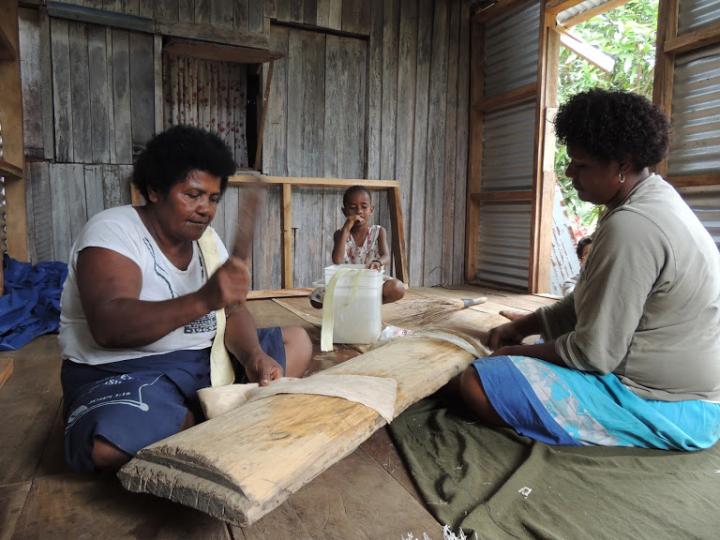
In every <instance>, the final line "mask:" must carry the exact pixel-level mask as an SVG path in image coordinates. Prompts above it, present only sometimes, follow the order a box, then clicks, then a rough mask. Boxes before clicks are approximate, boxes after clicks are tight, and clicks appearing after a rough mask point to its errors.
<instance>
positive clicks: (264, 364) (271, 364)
mask: <svg viewBox="0 0 720 540" xmlns="http://www.w3.org/2000/svg"><path fill="white" fill-rule="evenodd" d="M245 373H246V374H247V378H248V381H250V382H256V383H259V384H260V386H266V385H268V384H269V383H270V381H274V380H275V379H279V378H280V377H282V376H283V369H282V366H280V364H278V363H277V362H276V361H275V360H274V359H273V358H272V357H271V356H268V355H267V354H265V353H264V352H263V351H258V352H256V353H254V354H252V355H250V357H249V358H248V360H247V365H246V366H245Z"/></svg>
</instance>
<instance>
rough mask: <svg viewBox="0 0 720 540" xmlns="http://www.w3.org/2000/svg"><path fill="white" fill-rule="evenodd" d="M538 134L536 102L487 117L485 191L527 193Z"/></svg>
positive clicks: (484, 129)
mask: <svg viewBox="0 0 720 540" xmlns="http://www.w3.org/2000/svg"><path fill="white" fill-rule="evenodd" d="M534 132H535V102H534V101H531V102H528V103H522V104H520V105H516V106H514V107H509V108H507V109H502V110H500V111H497V112H492V113H488V114H486V115H485V118H484V121H483V161H482V189H483V191H513V190H527V189H530V188H531V187H532V184H533V154H534V144H535V140H534V137H533V133H534Z"/></svg>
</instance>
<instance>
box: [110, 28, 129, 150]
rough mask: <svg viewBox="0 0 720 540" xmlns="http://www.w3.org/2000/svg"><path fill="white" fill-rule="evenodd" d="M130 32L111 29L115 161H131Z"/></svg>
mask: <svg viewBox="0 0 720 540" xmlns="http://www.w3.org/2000/svg"><path fill="white" fill-rule="evenodd" d="M130 35H131V34H130V33H129V32H127V31H126V30H112V31H111V40H112V56H111V71H112V106H113V114H112V116H113V122H114V127H115V129H114V134H113V135H114V136H113V145H114V152H113V154H114V157H115V162H117V163H132V159H133V155H132V115H131V114H130V112H131V107H130Z"/></svg>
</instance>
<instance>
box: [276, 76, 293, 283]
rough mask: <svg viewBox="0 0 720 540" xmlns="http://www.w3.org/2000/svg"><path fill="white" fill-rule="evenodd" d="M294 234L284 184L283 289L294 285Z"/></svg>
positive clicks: (289, 198) (289, 194)
mask: <svg viewBox="0 0 720 540" xmlns="http://www.w3.org/2000/svg"><path fill="white" fill-rule="evenodd" d="M270 66H271V69H272V64H270ZM292 241H293V234H292V186H291V185H290V184H283V186H282V249H283V253H282V284H283V289H292V286H293V245H292Z"/></svg>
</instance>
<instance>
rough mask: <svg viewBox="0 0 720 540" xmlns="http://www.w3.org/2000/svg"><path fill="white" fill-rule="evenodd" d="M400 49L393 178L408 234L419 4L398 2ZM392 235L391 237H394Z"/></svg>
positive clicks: (415, 2)
mask: <svg viewBox="0 0 720 540" xmlns="http://www.w3.org/2000/svg"><path fill="white" fill-rule="evenodd" d="M399 39H400V48H399V51H398V95H399V96H402V99H399V100H398V103H397V131H396V134H395V171H396V174H395V177H396V178H397V179H398V181H399V182H400V185H401V186H402V188H401V190H400V191H401V194H402V213H403V216H405V223H404V229H405V230H406V231H408V232H409V231H410V230H411V229H410V227H411V224H410V219H409V216H410V212H411V208H410V201H411V197H412V187H413V186H412V178H413V140H414V137H415V85H416V78H417V49H418V3H417V1H416V0H401V4H400V38H399ZM393 236H394V235H393Z"/></svg>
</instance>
